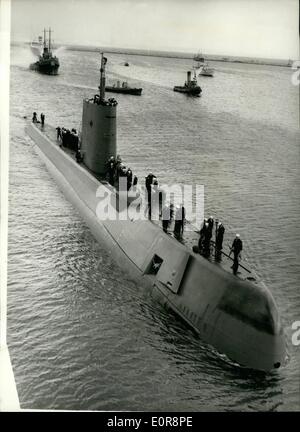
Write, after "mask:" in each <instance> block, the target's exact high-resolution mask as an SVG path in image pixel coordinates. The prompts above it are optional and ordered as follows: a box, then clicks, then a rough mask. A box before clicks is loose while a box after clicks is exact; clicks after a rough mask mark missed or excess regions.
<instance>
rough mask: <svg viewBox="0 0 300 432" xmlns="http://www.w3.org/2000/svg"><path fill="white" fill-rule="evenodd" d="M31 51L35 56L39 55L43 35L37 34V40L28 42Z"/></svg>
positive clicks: (41, 48) (41, 49)
mask: <svg viewBox="0 0 300 432" xmlns="http://www.w3.org/2000/svg"><path fill="white" fill-rule="evenodd" d="M30 49H31V51H32V53H33V54H34V55H36V56H40V55H41V54H42V51H43V37H42V36H39V37H38V40H33V41H32V42H31V44H30Z"/></svg>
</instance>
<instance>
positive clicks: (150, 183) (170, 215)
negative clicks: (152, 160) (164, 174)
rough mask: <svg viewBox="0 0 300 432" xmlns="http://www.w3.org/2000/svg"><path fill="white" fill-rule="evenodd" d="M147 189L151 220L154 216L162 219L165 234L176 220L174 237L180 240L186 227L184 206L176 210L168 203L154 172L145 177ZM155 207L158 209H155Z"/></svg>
mask: <svg viewBox="0 0 300 432" xmlns="http://www.w3.org/2000/svg"><path fill="white" fill-rule="evenodd" d="M145 187H146V195H147V203H148V216H149V219H152V217H153V216H156V218H158V217H160V219H161V222H162V228H163V230H164V232H168V229H169V227H170V225H171V223H172V221H173V220H174V236H175V237H176V238H177V239H180V238H181V237H182V235H183V231H184V225H185V208H184V206H183V205H182V204H180V205H177V206H176V208H174V205H173V204H172V203H171V204H169V203H166V196H165V192H164V191H163V190H162V189H160V187H159V184H158V180H157V177H156V176H155V175H154V174H153V173H152V172H150V173H149V174H148V175H147V177H145ZM153 205H154V206H155V205H156V206H157V207H156V208H153ZM155 212H156V215H155Z"/></svg>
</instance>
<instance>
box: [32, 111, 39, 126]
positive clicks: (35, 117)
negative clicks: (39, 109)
mask: <svg viewBox="0 0 300 432" xmlns="http://www.w3.org/2000/svg"><path fill="white" fill-rule="evenodd" d="M37 122H38V119H37V116H36V112H34V113H33V115H32V123H37Z"/></svg>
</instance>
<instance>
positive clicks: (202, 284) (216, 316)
mask: <svg viewBox="0 0 300 432" xmlns="http://www.w3.org/2000/svg"><path fill="white" fill-rule="evenodd" d="M106 61H107V59H106V58H105V57H103V54H102V57H101V66H100V85H99V94H97V95H94V96H93V97H91V98H87V99H84V100H83V110H82V127H81V154H82V158H83V159H82V162H81V163H78V161H77V160H76V157H75V154H74V152H72V151H70V149H64V148H63V147H62V146H61V145H60V143H59V141H58V140H57V138H56V131H55V128H54V127H51V126H48V125H45V126H41V125H39V124H35V123H29V122H28V123H27V125H26V133H27V134H28V135H29V137H30V138H31V139H32V140H33V142H34V147H35V150H36V153H37V154H38V155H39V157H40V158H41V159H42V161H43V163H44V164H45V166H46V168H47V169H48V171H49V172H50V174H51V176H52V177H53V178H54V180H55V181H56V182H57V184H58V186H59V188H60V189H61V191H62V192H63V193H64V195H65V197H66V198H67V199H68V200H69V201H70V202H71V203H72V204H73V206H74V207H75V208H76V209H77V211H78V212H79V214H80V215H81V217H82V218H83V220H84V221H85V222H86V224H87V225H88V227H89V228H90V230H91V232H92V233H93V235H94V237H95V239H96V240H97V241H99V242H100V243H101V244H102V245H104V246H105V247H106V248H107V249H108V250H109V251H110V254H111V257H112V259H113V260H114V261H115V263H116V264H117V265H118V266H119V267H120V268H122V269H124V271H126V272H129V273H130V276H131V277H132V278H133V279H134V280H135V281H136V282H137V283H139V285H142V286H143V287H145V289H147V290H149V291H150V292H151V294H152V296H153V298H154V299H155V300H157V301H159V302H160V303H161V304H163V305H164V306H165V307H166V308H167V309H171V310H172V311H173V312H175V314H177V316H179V317H180V318H182V319H183V320H184V321H185V323H186V324H187V325H188V326H189V327H191V328H192V329H194V330H195V332H197V333H198V334H199V336H200V339H201V340H203V341H205V342H206V343H208V344H209V345H211V346H212V347H214V348H215V350H217V351H218V352H219V353H220V354H222V355H224V354H225V356H226V358H227V359H229V360H230V361H232V362H234V364H237V365H239V366H240V367H243V368H247V369H254V370H259V371H264V372H269V371H272V370H273V369H278V368H279V367H281V366H283V365H284V364H285V362H286V358H287V352H286V341H285V335H284V331H283V327H282V324H281V320H280V315H279V311H278V308H277V306H276V303H275V300H274V298H273V296H272V294H271V292H270V290H269V289H268V288H267V287H266V286H265V285H264V283H261V282H260V281H256V280H255V277H249V273H250V271H248V273H247V272H246V275H243V274H241V275H240V276H236V275H234V274H232V272H230V270H226V269H224V268H223V267H222V266H221V265H216V264H215V263H214V262H211V261H210V260H208V259H207V258H205V257H203V256H202V255H200V254H199V253H196V252H195V250H193V248H192V247H191V248H190V247H187V246H186V245H185V244H183V243H181V242H179V241H178V240H177V239H176V238H174V237H172V236H170V235H168V234H167V233H165V232H164V231H163V230H162V228H161V226H159V225H158V224H156V223H154V222H153V221H152V220H150V219H147V218H144V219H141V218H134V217H133V218H128V217H127V218H126V217H123V216H124V214H125V213H126V210H127V208H126V207H127V206H128V201H127V202H126V203H125V205H123V206H119V207H118V208H117V209H116V213H117V215H118V217H117V218H115V219H114V220H113V219H110V218H107V219H105V218H100V217H99V212H98V210H99V204H101V203H103V200H105V197H106V198H107V197H110V199H111V200H112V202H113V201H114V199H117V198H120V194H121V192H120V190H118V189H117V188H115V187H114V186H113V185H111V184H110V183H109V182H108V181H107V180H106V177H105V174H106V162H107V160H108V159H109V158H110V157H111V156H114V157H116V156H117V101H116V100H115V99H108V100H107V99H106V98H105V64H106ZM154 264H156V265H154ZM250 276H251V275H250ZM222 357H223V356H222Z"/></svg>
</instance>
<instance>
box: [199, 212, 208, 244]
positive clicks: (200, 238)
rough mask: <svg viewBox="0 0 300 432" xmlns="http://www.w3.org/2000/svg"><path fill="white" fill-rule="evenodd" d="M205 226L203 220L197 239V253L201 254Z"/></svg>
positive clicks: (205, 222)
mask: <svg viewBox="0 0 300 432" xmlns="http://www.w3.org/2000/svg"><path fill="white" fill-rule="evenodd" d="M206 224H207V219H204V221H203V224H202V227H201V229H200V237H199V241H198V248H199V252H201V251H202V248H203V242H204V238H205V231H206ZM207 226H208V225H207Z"/></svg>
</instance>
